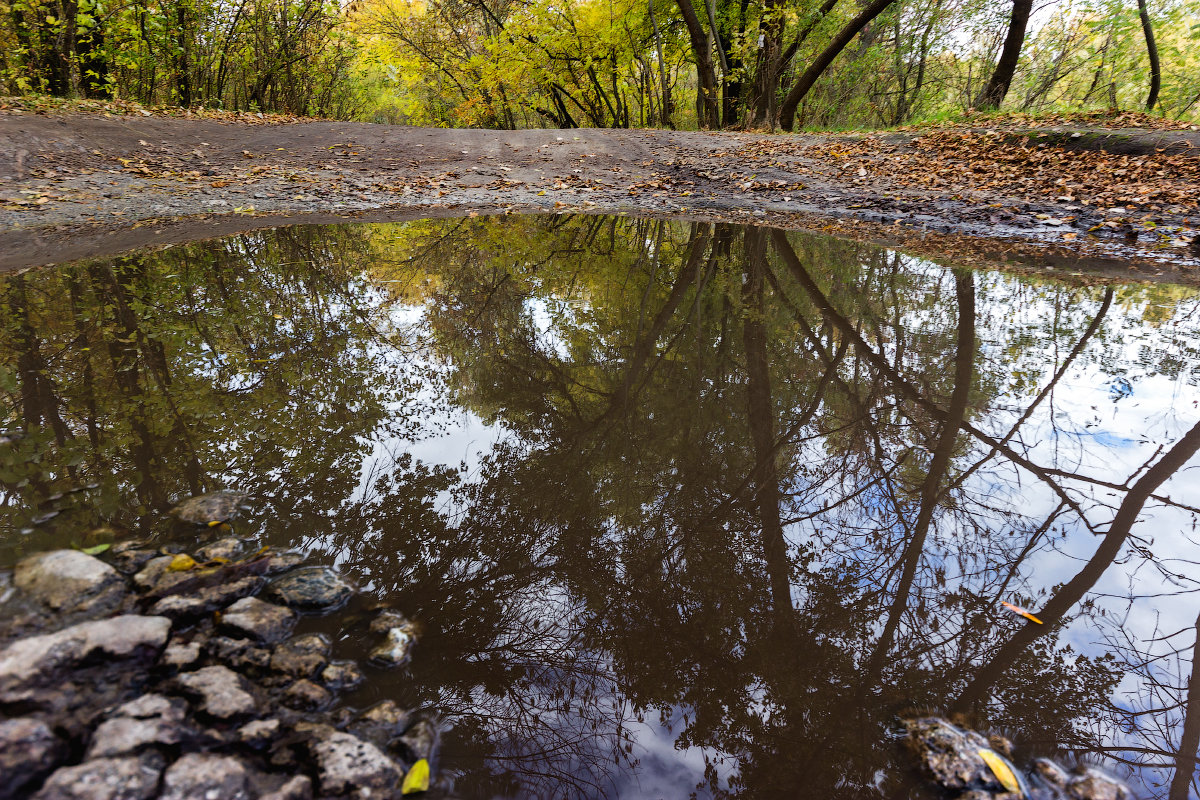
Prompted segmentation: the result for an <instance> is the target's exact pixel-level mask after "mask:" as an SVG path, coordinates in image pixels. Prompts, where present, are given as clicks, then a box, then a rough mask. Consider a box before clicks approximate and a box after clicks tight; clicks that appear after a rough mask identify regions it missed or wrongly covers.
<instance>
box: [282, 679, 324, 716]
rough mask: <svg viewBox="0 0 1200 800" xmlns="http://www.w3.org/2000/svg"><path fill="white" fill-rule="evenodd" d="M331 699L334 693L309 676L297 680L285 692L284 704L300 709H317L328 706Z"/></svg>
mask: <svg viewBox="0 0 1200 800" xmlns="http://www.w3.org/2000/svg"><path fill="white" fill-rule="evenodd" d="M331 700H333V695H332V694H330V693H329V690H328V689H326V688H325V687H323V686H319V685H318V684H315V683H313V682H312V681H310V680H308V679H307V678H301V679H300V680H298V681H296V682H295V683H293V684H292V685H291V686H289V687H288V688H287V689H286V690H285V691H284V693H283V703H284V705H286V706H287V707H288V708H294V709H296V710H298V711H316V710H317V709H319V708H324V707H325V706H327V705H328V704H329V703H330V701H331Z"/></svg>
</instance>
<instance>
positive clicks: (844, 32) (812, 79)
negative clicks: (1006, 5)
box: [779, 0, 1032, 131]
mask: <svg viewBox="0 0 1200 800" xmlns="http://www.w3.org/2000/svg"><path fill="white" fill-rule="evenodd" d="M894 2H896V0H875V2H873V3H871V4H870V5H869V6H867V7H866V8H864V9H863V10H862V11H860V12H859V14H858V16H856V17H855V18H854V19H852V20H850V22H848V23H846V26H845V27H844V28H842V29H841V30H840V31H838V34H837V36H834V37H833V41H831V42H830V43H829V44H828V46H826V48H825V49H824V50H822V51H821V54H820V55H818V56H817V57H816V59H814V60H813V63H812V64H810V65H809V67H808V69H806V70H805V71H804V74H802V75H801V76H800V77H799V78H797V79H796V84H795V85H794V86H793V87H792V88H791V91H789V92H788V93H787V97H785V98H784V99H783V105H781V106H780V108H779V125H780V127H782V128H783V129H784V130H785V131H790V130H791V129H792V127H793V126H794V125H795V122H796V108H797V106H799V105H800V101H801V100H803V99H804V97H805V95H807V94H808V92H809V90H810V89H812V87H813V84H814V83H816V82H817V78H819V77H821V75H822V74H824V72H825V70H826V69H828V68H829V65H830V64H832V63H833V61H834V59H835V58H837V57H838V55H839V54H841V52H842V51H843V50H845V49H846V45H848V44H850V40H851V39H853V38H854V37H855V36H857V35H858V32H859V31H861V30H862V29H863V28H865V27H867V25H869V24H870V23H871V21H872V20H874V19H875V18H876V17H878V16H879V15H880V14H882V13H883V12H884V11H886V10H887V9H888V7H889V6H891V5H892V3H894ZM1029 2H1032V0H1029Z"/></svg>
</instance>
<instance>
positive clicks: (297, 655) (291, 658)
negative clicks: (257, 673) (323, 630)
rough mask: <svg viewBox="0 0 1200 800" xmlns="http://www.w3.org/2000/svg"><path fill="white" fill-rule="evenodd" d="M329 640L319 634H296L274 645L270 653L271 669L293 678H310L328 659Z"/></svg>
mask: <svg viewBox="0 0 1200 800" xmlns="http://www.w3.org/2000/svg"><path fill="white" fill-rule="evenodd" d="M328 652H329V642H328V640H326V639H325V637H323V636H320V635H319V634H315V633H310V634H307V635H305V636H297V637H296V638H295V639H290V640H288V641H286V642H284V643H283V644H280V645H278V646H276V648H275V652H274V653H273V654H272V655H271V669H273V670H275V671H276V672H280V673H283V674H284V675H290V676H292V677H294V678H311V677H312V676H314V675H316V674H317V672H318V671H319V670H321V669H322V668H324V666H325V664H326V662H327V661H328V660H329V659H328V658H327V657H326V654H327V653H328Z"/></svg>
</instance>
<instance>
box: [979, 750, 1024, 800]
mask: <svg viewBox="0 0 1200 800" xmlns="http://www.w3.org/2000/svg"><path fill="white" fill-rule="evenodd" d="M979 757H980V758H982V759H983V763H985V764H987V765H988V768H989V769H990V770H991V771H992V773H993V774H994V775H995V776H996V779H997V780H999V781H1000V785H1001V786H1003V787H1004V788H1005V789H1006V790H1007V791H1010V792H1014V793H1016V794H1018V795H1021V796H1022V797H1024V796H1025V793H1024V792H1023V791H1021V782H1020V781H1018V780H1017V775H1016V773H1015V772H1013V771H1012V767H1010V766H1009V765H1008V762H1007V761H1005V760H1004V758H1003V756H1001V755H1000V754H999V753H997V752H996V751H994V750H980V751H979Z"/></svg>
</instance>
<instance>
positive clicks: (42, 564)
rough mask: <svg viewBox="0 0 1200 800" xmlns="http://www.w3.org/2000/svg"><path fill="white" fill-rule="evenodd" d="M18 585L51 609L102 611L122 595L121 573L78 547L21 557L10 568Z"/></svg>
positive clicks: (113, 604) (94, 612) (118, 603)
mask: <svg viewBox="0 0 1200 800" xmlns="http://www.w3.org/2000/svg"><path fill="white" fill-rule="evenodd" d="M13 583H14V584H15V585H16V587H17V588H18V589H20V590H21V591H23V592H25V593H26V594H28V595H29V596H31V597H33V598H34V599H36V600H37V601H38V602H40V603H42V604H43V605H45V606H47V607H48V608H51V609H53V610H55V611H61V612H63V613H72V612H76V611H86V612H88V613H92V614H103V613H106V612H109V611H112V610H113V609H115V608H116V607H117V606H118V605H120V604H121V600H123V599H124V597H125V594H126V591H127V587H126V586H125V579H124V578H122V577H121V573H119V572H117V571H116V570H115V569H113V568H112V567H110V566H109V565H108V564H105V563H104V562H103V561H101V560H100V559H98V558H96V557H95V556H89V555H88V554H87V553H81V552H80V551H78V550H51V551H50V552H48V553H38V554H37V555H35V556H30V557H29V558H26V559H22V560H21V561H20V562H18V563H17V566H16V568H15V569H14V570H13Z"/></svg>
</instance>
